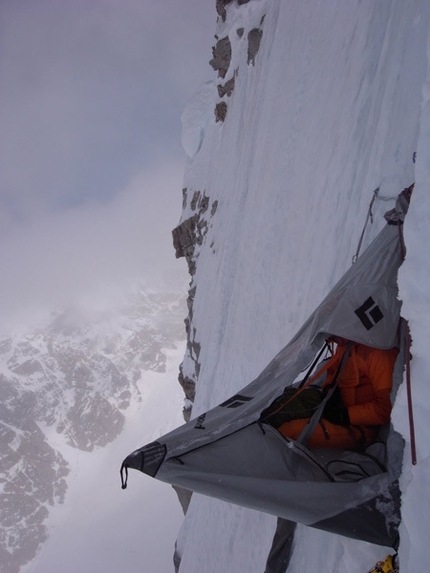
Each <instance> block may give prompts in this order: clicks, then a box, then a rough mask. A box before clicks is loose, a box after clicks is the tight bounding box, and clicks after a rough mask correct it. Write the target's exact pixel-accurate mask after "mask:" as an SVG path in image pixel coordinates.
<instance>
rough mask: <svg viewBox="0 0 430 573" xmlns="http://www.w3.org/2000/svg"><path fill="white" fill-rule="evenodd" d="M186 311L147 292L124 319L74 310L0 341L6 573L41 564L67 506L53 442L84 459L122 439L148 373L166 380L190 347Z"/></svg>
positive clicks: (0, 514) (138, 294)
mask: <svg viewBox="0 0 430 573" xmlns="http://www.w3.org/2000/svg"><path fill="white" fill-rule="evenodd" d="M185 307H186V305H185V297H184V296H183V295H182V294H177V293H165V292H164V293H156V292H150V293H149V292H145V291H144V290H143V289H142V288H138V289H136V290H135V292H134V293H133V294H132V295H130V297H129V298H128V299H127V302H126V303H125V304H124V305H123V308H121V309H120V310H116V311H115V312H92V313H91V314H88V313H83V312H80V311H77V310H75V309H69V310H68V311H63V312H57V313H55V315H53V319H52V321H51V323H50V324H49V325H48V326H47V327H46V328H44V329H43V330H42V329H40V330H33V331H32V332H28V333H26V334H25V335H21V336H17V335H15V336H13V337H9V338H2V339H0V436H1V438H0V456H1V461H2V463H1V467H0V476H1V490H0V519H1V523H2V528H1V530H0V571H1V573H15V572H18V571H19V569H20V566H22V565H23V564H24V563H26V562H28V561H29V560H30V559H32V558H33V557H34V555H35V553H36V551H37V549H38V547H39V546H40V544H41V543H43V541H44V540H45V539H46V537H47V530H46V527H45V525H44V522H45V520H46V518H47V517H48V515H49V510H50V508H51V507H52V506H53V505H55V504H57V503H61V502H62V501H63V499H64V495H65V493H66V490H67V476H68V474H69V472H70V467H69V464H68V461H67V459H65V457H64V453H62V452H60V451H58V450H57V449H56V448H57V447H58V446H55V445H54V444H52V443H50V439H49V436H50V435H56V434H57V438H58V437H59V436H58V434H60V435H61V436H60V437H61V439H62V440H63V441H64V442H65V443H66V444H68V445H69V446H71V447H73V448H77V449H79V450H85V451H91V450H93V449H94V448H95V447H104V446H106V445H107V444H108V443H110V442H111V441H112V440H114V439H115V438H116V437H117V436H118V434H119V433H120V432H121V430H122V427H123V424H124V412H125V410H126V409H127V408H128V406H129V405H130V401H131V400H132V399H133V401H140V400H141V392H140V390H141V385H142V384H143V381H142V373H143V372H145V371H149V370H151V371H155V372H164V371H165V368H166V360H167V357H166V353H165V350H167V349H171V348H174V347H175V344H176V343H177V342H179V341H180V340H183V339H184V337H185V331H184V315H185ZM52 441H53V440H52ZM56 443H58V439H57V440H56Z"/></svg>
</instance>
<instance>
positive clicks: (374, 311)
mask: <svg viewBox="0 0 430 573" xmlns="http://www.w3.org/2000/svg"><path fill="white" fill-rule="evenodd" d="M354 312H355V314H356V315H357V316H358V318H359V319H360V321H361V323H362V324H363V326H364V327H365V328H366V329H367V330H370V329H371V328H373V327H374V326H375V325H376V324H378V322H379V321H380V320H382V319H383V318H384V315H383V314H382V311H381V309H380V308H379V306H378V305H377V304H376V302H375V301H374V300H373V298H372V297H371V296H369V298H368V299H367V300H366V301H365V302H364V303H363V304H362V305H361V306H360V308H357V310H355V311H354Z"/></svg>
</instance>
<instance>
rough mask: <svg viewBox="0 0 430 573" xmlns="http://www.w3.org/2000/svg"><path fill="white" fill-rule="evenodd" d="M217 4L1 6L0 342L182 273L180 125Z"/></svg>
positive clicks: (122, 1)
mask: <svg viewBox="0 0 430 573" xmlns="http://www.w3.org/2000/svg"><path fill="white" fill-rule="evenodd" d="M215 29H216V11H215V0H184V1H181V2H178V0H162V1H159V2H154V0H14V1H8V0H0V134H1V136H0V268H1V270H2V277H1V280H0V330H1V329H3V330H4V329H5V328H7V327H8V325H10V324H13V323H16V322H17V321H19V322H21V323H25V322H26V321H28V322H30V321H31V320H32V317H34V316H36V315H37V313H36V310H37V309H44V308H54V307H58V306H59V305H67V304H71V303H74V302H76V301H81V300H83V299H86V300H87V301H88V300H91V299H93V300H102V299H104V298H109V296H110V295H109V293H112V292H114V291H116V290H121V289H123V288H124V287H125V286H127V285H128V284H130V283H131V282H133V281H135V280H140V279H142V278H148V279H149V278H151V277H153V276H155V275H158V274H159V272H161V271H162V272H163V273H164V272H166V271H167V270H170V271H175V270H178V271H183V274H184V277H186V265H185V262H184V261H183V260H181V261H176V260H175V257H174V251H173V247H172V242H171V234H170V233H171V229H172V228H173V227H174V226H175V225H176V224H177V222H178V220H179V217H180V213H181V202H182V193H181V188H182V179H183V171H184V165H185V155H184V152H183V150H182V148H181V143H180V141H181V121H180V118H181V114H182V111H183V109H184V107H185V105H186V103H187V101H188V99H189V98H190V97H191V95H192V94H193V92H194V91H195V90H196V89H197V88H198V87H199V86H200V85H201V84H202V83H203V82H205V81H207V80H208V79H213V78H214V72H213V71H212V69H211V68H210V66H209V64H208V62H209V60H210V58H211V46H212V45H213V43H214V38H213V36H214V33H215Z"/></svg>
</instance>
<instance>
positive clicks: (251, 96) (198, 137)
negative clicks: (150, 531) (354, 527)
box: [179, 0, 430, 573]
mask: <svg viewBox="0 0 430 573" xmlns="http://www.w3.org/2000/svg"><path fill="white" fill-rule="evenodd" d="M226 11H227V17H226V20H225V22H224V21H222V19H221V18H219V19H218V24H217V29H216V34H217V37H218V38H220V39H222V38H225V37H226V36H227V35H228V36H229V39H230V43H231V50H232V53H231V61H230V65H229V67H228V70H227V72H226V75H225V77H224V78H223V79H216V80H214V82H213V84H206V85H205V86H204V88H202V89H200V90H199V91H198V92H197V94H196V97H195V99H194V100H193V101H191V102H190V105H189V106H188V108H187V112H186V114H185V115H184V117H183V123H184V135H183V141H184V147H185V149H186V151H187V153H188V155H189V159H188V164H187V170H186V175H185V187H186V188H187V189H188V193H189V195H188V199H187V200H186V204H185V206H184V211H183V216H182V220H183V221H185V220H186V219H187V218H189V217H190V216H191V215H192V209H191V204H190V201H189V198H190V196H192V193H193V192H195V191H201V192H203V191H204V192H205V193H206V195H207V196H208V197H210V200H211V201H212V202H215V201H217V202H218V203H217V205H218V208H217V211H216V214H214V216H213V217H212V218H211V219H210V220H209V219H208V221H207V223H208V227H207V233H206V235H205V237H204V240H203V243H202V245H201V246H199V247H198V248H197V249H196V251H195V252H194V258H195V261H196V265H197V267H196V273H195V275H194V276H193V279H192V283H191V288H192V289H194V288H195V289H196V290H195V294H193V296H194V303H193V315H192V321H191V332H192V333H194V334H193V336H194V341H195V342H198V343H199V344H200V345H201V351H200V354H199V363H200V373H199V376H198V383H197V396H196V401H195V405H194V409H193V417H196V416H198V415H199V414H200V413H202V412H203V411H205V410H207V409H209V408H210V407H213V406H215V405H216V404H218V403H220V402H221V401H222V400H225V399H226V398H228V397H229V396H231V395H232V394H233V393H234V392H236V391H238V390H239V389H240V388H241V387H243V386H244V385H245V384H246V383H248V382H249V381H250V380H251V379H253V378H254V377H255V376H256V375H258V374H259V372H260V371H261V370H262V369H263V367H264V366H265V365H266V364H267V362H268V361H269V360H270V359H271V358H272V357H273V355H274V354H275V353H276V352H277V351H278V350H279V349H280V348H281V347H283V346H284V345H285V343H286V342H287V341H288V340H289V339H290V338H291V337H292V336H293V335H294V334H295V332H296V331H297V330H298V328H299V327H300V326H301V324H302V323H303V321H304V320H305V318H306V317H307V316H308V315H309V314H310V312H311V311H312V310H313V309H314V308H315V307H316V306H317V304H318V303H319V302H320V300H321V299H322V298H323V296H324V295H325V294H326V293H327V291H328V289H329V288H330V287H331V286H332V285H333V284H334V283H335V282H336V281H337V279H338V278H339V277H340V276H341V275H342V274H343V272H345V271H346V270H347V268H348V267H349V266H350V264H351V259H352V256H353V255H354V254H355V252H356V248H357V244H358V241H359V237H360V234H361V230H362V227H363V224H364V221H365V218H366V214H367V209H368V205H369V202H370V200H371V198H372V191H373V189H375V188H376V187H377V186H380V200H378V201H376V203H375V206H374V209H373V213H374V224H373V225H372V226H370V227H369V228H368V229H367V231H366V235H365V240H364V246H365V245H366V244H368V243H369V242H370V240H371V239H372V238H373V237H374V236H375V235H376V233H377V232H378V231H379V230H380V229H381V227H382V225H383V224H384V221H383V218H382V214H383V213H384V212H385V211H386V210H388V209H390V208H392V206H393V199H394V198H395V197H396V196H397V193H398V192H399V191H400V190H402V189H403V188H404V187H406V186H408V185H410V184H411V183H412V182H413V181H416V188H415V192H414V196H413V199H412V207H411V211H410V214H409V216H408V218H407V222H406V225H405V235H406V242H407V247H408V257H407V261H406V263H405V265H404V267H403V269H402V271H401V274H400V294H401V298H402V299H403V301H404V315H405V317H406V318H409V319H410V321H411V329H412V337H413V349H412V351H413V354H414V359H413V368H412V378H413V386H414V389H413V392H414V401H415V416H416V426H417V440H418V464H417V466H415V467H412V466H411V459H410V453H409V448H408V442H409V433H408V432H409V430H408V417H407V403H406V396H405V389H404V387H403V388H402V390H401V392H400V394H399V397H398V400H397V403H396V405H395V408H394V412H393V421H394V424H395V426H396V428H398V429H399V431H401V432H402V433H403V434H404V436H405V440H406V442H407V446H406V449H405V460H404V470H403V477H402V489H403V505H402V511H403V523H402V530H401V545H400V552H399V555H400V562H401V570H402V571H403V572H405V573H407V572H412V571H424V570H428V569H429V565H430V551H429V549H428V541H427V538H428V533H427V528H426V522H427V520H426V516H427V515H428V514H429V513H430V511H429V510H430V500H429V498H428V494H427V491H426V490H427V488H426V481H428V477H429V475H430V462H429V459H430V457H429V448H430V446H429V443H430V440H429V439H428V438H429V434H430V431H429V423H428V406H427V404H428V403H430V401H429V399H428V398H429V392H430V391H429V389H428V386H427V384H426V382H427V378H428V374H427V373H428V371H429V364H428V360H429V359H428V352H426V348H427V342H428V339H429V330H430V328H429V327H428V325H427V323H426V317H427V316H428V313H427V312H426V310H427V309H428V307H429V294H428V292H429V290H430V289H429V282H430V268H429V267H430V265H429V262H428V255H427V246H426V245H427V244H428V235H429V226H428V218H429V208H430V200H429V199H428V192H427V186H428V184H429V180H430V167H429V165H430V151H429V149H430V146H429V143H430V121H429V120H430V85H429V76H428V55H429V54H428V46H427V44H428V28H429V15H430V14H429V13H430V3H428V1H427V0H408V1H405V0H392V1H391V2H386V1H384V0H361V1H360V0H330V2H327V1H326V0H302V1H300V2H296V1H294V0H271V1H268V0H250V1H249V2H248V3H245V4H243V5H238V4H237V3H236V2H233V3H229V4H227V6H226ZM263 17H264V19H263ZM256 27H259V28H261V30H262V40H261V45H260V49H259V51H258V53H257V55H256V57H255V61H254V64H253V63H252V62H249V56H248V33H249V32H250V31H251V30H253V29H255V28H256ZM242 29H243V30H242ZM233 77H235V86H234V91H233V93H232V95H231V96H227V95H225V96H223V97H222V99H221V98H220V96H219V95H218V93H217V84H220V83H221V84H224V83H225V82H226V81H227V80H229V79H231V78H233ZM210 89H212V90H213V92H212V97H211V94H210ZM220 101H222V102H224V103H225V104H226V105H227V107H226V109H227V114H226V118H225V121H224V122H223V121H215V117H214V115H213V103H214V102H218V103H219V102H220ZM193 108H194V111H195V114H194V116H193V113H192V112H193ZM192 117H194V120H191V119H190V118H192ZM209 118H211V119H209ZM415 151H417V158H416V163H414V162H413V154H414V152H415ZM183 369H184V372H185V374H186V375H189V376H190V377H192V376H195V356H192V353H191V352H190V351H189V352H188V353H187V354H186V356H185V360H184V365H183ZM274 527H275V519H274V518H272V517H270V516H267V515H264V514H260V513H257V512H254V511H249V510H246V509H244V508H239V507H235V506H232V505H228V504H226V503H223V502H220V501H217V500H213V499H208V498H203V497H202V496H198V495H195V496H194V497H193V499H192V502H191V506H190V510H189V513H188V515H187V517H186V519H185V523H184V525H183V527H182V530H181V532H180V536H179V550H180V552H181V555H182V562H181V566H180V573H201V572H202V571H205V573H228V572H230V571H235V572H236V573H241V572H243V573H245V572H246V573H261V572H262V571H263V570H264V564H265V560H266V556H267V552H268V550H269V547H270V542H271V537H272V534H273V531H274ZM387 551H388V550H387V548H380V547H375V546H371V545H369V544H367V543H360V542H357V541H351V540H348V539H345V538H341V537H339V536H335V535H332V534H329V533H325V532H321V531H317V530H312V529H309V528H305V527H299V528H298V534H297V538H296V543H295V551H294V555H293V558H292V562H291V564H290V568H289V573H298V572H299V571H300V572H302V571H307V570H310V571H320V570H321V563H324V571H327V572H340V571H348V572H349V573H359V572H363V571H367V570H368V569H369V568H370V567H371V565H373V564H374V563H375V561H376V560H377V559H380V558H383V557H385V555H386V552H387Z"/></svg>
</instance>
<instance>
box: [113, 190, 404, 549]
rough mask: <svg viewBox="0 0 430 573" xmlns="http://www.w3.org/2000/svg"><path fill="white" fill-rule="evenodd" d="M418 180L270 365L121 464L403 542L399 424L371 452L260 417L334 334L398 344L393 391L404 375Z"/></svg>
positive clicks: (284, 513) (269, 509) (321, 524)
mask: <svg viewBox="0 0 430 573" xmlns="http://www.w3.org/2000/svg"><path fill="white" fill-rule="evenodd" d="M412 187H413V186H411V187H410V188H408V189H405V190H404V191H403V192H402V193H401V194H400V195H399V197H398V200H397V202H396V207H395V209H393V210H392V211H390V212H389V213H387V214H386V216H385V217H386V219H387V225H385V227H384V228H383V229H382V231H381V232H380V233H379V235H378V236H377V237H376V238H375V239H374V241H373V242H372V243H371V245H370V246H369V247H368V248H367V249H366V251H365V252H364V253H363V254H362V255H361V256H360V257H359V258H358V259H357V261H356V262H355V264H353V265H352V266H351V268H350V269H349V270H348V271H347V272H346V274H345V275H344V276H343V277H342V278H341V279H340V280H339V282H338V283H337V284H336V285H335V286H334V288H333V289H332V290H331V291H330V293H329V294H328V295H327V297H326V298H325V299H324V300H323V302H322V303H321V304H320V305H319V306H318V307H317V309H316V310H315V311H314V313H313V314H312V315H311V316H310V317H309V319H308V320H307V321H306V323H305V324H304V325H303V327H302V328H301V329H300V330H299V332H298V333H297V334H296V336H294V338H293V339H292V340H291V341H290V342H289V344H287V346H285V347H284V348H283V349H282V350H281V351H280V352H279V353H278V354H277V355H276V356H275V358H274V359H273V360H272V361H271V362H270V363H269V364H268V366H267V367H266V368H265V369H264V370H263V372H262V373H261V374H260V375H259V376H258V377H257V378H256V379H255V380H254V381H253V382H251V383H250V384H249V385H248V386H245V387H244V388H243V389H242V390H241V391H240V392H239V393H238V394H236V395H234V396H232V397H231V398H230V399H228V400H227V401H225V402H223V403H222V404H220V405H219V406H216V407H215V408H213V409H211V410H209V411H208V412H206V413H205V414H202V415H201V416H199V417H198V418H197V419H193V420H191V421H190V422H188V423H186V424H184V425H183V426H181V427H179V428H177V429H176V430H173V431H172V432H170V433H168V434H166V435H165V436H163V437H161V438H160V439H159V440H157V441H156V442H152V443H151V444H148V445H146V446H144V447H142V448H139V449H137V450H136V451H134V452H132V453H131V454H130V455H129V456H127V458H126V459H125V460H124V462H123V465H122V467H121V475H122V478H123V487H125V486H126V480H127V474H128V468H133V469H136V470H140V471H142V472H144V473H146V474H148V475H150V476H152V477H155V478H157V479H159V480H161V481H165V482H167V483H170V484H172V485H174V486H178V487H182V488H185V489H188V490H191V491H196V492H199V493H202V494H204V495H208V496H211V497H215V498H218V499H221V500H225V501H228V502H231V503H235V504H238V505H242V506H245V507H249V508H253V509H256V510H259V511H263V512H266V513H270V514H273V515H275V516H278V517H282V518H284V519H288V520H291V521H294V522H298V523H302V524H305V525H308V526H311V527H316V528H320V529H324V530H327V531H331V532H334V533H338V534H341V535H344V536H347V537H351V538H355V539H361V540H366V541H369V542H372V543H376V544H379V545H386V546H392V545H395V544H396V539H397V537H398V534H397V529H398V524H399V521H400V493H399V487H398V478H399V475H400V472H401V466H402V457H403V439H402V437H401V436H400V435H399V434H398V433H397V432H395V431H394V430H393V428H392V427H386V428H383V429H382V431H381V436H380V438H381V439H380V440H379V441H378V442H377V443H375V444H373V445H372V446H370V447H369V448H368V449H367V450H366V451H364V452H357V451H339V450H323V449H321V450H320V449H318V450H309V449H308V448H306V447H305V446H304V445H303V444H301V443H299V442H297V441H293V440H291V439H289V438H285V437H283V436H282V435H281V434H280V433H279V432H278V431H277V430H276V429H274V428H273V427H272V426H269V425H267V424H263V423H261V421H260V420H259V419H260V415H261V412H262V411H263V410H264V409H265V408H267V407H268V406H269V405H270V404H271V403H272V402H273V400H274V399H275V398H277V397H278V396H279V395H280V394H282V391H283V390H284V388H285V387H286V386H289V385H291V384H293V383H294V382H295V381H296V379H297V377H298V376H299V374H300V373H301V372H302V371H303V370H304V369H305V368H306V366H307V365H309V364H310V363H311V362H312V360H313V359H314V357H315V356H316V355H317V353H318V351H319V350H320V349H321V347H322V346H323V344H324V341H325V339H326V338H327V337H328V336H329V335H338V336H342V337H344V338H348V339H350V340H353V341H356V342H359V343H363V344H366V345H367V346H373V347H376V348H382V349H388V348H392V347H393V346H399V347H400V353H399V356H398V359H397V362H396V366H395V370H394V377H393V390H392V396H391V400H392V402H393V403H394V399H395V396H396V393H397V389H398V387H399V384H400V383H401V381H402V378H403V365H404V357H405V349H404V344H403V341H404V340H405V324H404V321H403V320H402V319H401V318H400V306H401V304H400V302H399V300H398V298H397V292H398V290H397V272H398V268H399V266H400V264H401V262H402V260H403V258H404V246H403V240H402V232H401V231H402V227H401V225H402V223H403V218H404V215H405V213H406V211H407V206H408V202H409V197H410V193H411V191H412Z"/></svg>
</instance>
